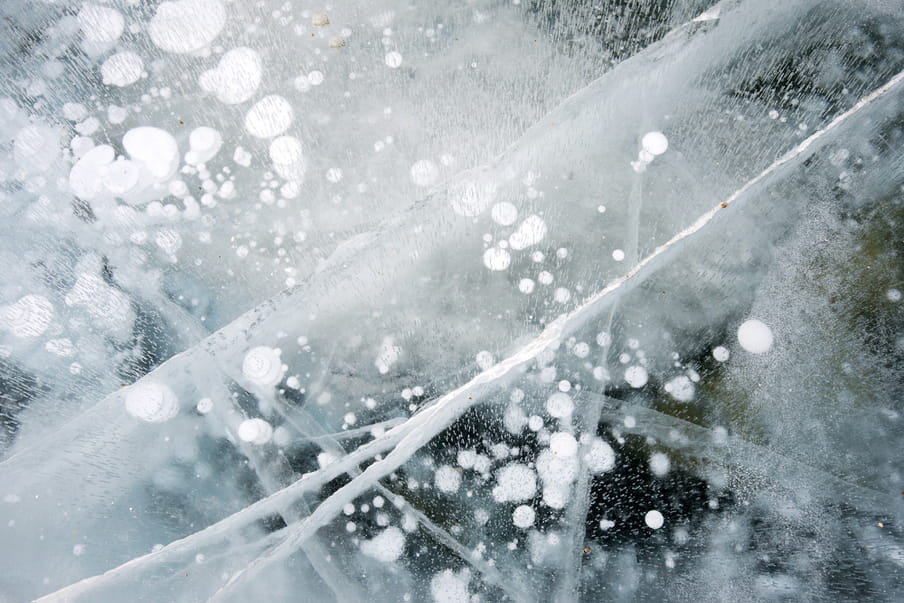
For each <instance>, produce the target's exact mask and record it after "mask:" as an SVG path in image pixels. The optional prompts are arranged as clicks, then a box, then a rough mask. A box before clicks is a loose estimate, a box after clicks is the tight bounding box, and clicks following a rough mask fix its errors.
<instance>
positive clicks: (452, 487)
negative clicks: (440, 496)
mask: <svg viewBox="0 0 904 603" xmlns="http://www.w3.org/2000/svg"><path fill="white" fill-rule="evenodd" d="M433 481H434V483H435V484H436V487H437V488H439V490H440V492H445V493H446V494H454V493H456V492H458V488H459V486H460V485H461V473H459V472H458V471H457V470H456V469H455V467H450V466H449V465H443V466H442V467H440V468H439V469H437V470H436V473H435V475H434V476H433Z"/></svg>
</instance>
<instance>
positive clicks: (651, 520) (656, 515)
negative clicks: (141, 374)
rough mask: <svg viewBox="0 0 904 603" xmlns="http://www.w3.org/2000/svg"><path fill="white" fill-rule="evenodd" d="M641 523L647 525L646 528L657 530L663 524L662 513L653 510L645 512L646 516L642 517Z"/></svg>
mask: <svg viewBox="0 0 904 603" xmlns="http://www.w3.org/2000/svg"><path fill="white" fill-rule="evenodd" d="M643 521H644V523H645V524H647V527H649V528H652V529H654V530H658V529H659V528H661V527H662V525H663V524H664V523H665V517H663V516H662V513H660V512H659V511H656V510H655V509H654V510H653V511H647V514H646V515H644V517H643Z"/></svg>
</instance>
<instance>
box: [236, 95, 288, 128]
mask: <svg viewBox="0 0 904 603" xmlns="http://www.w3.org/2000/svg"><path fill="white" fill-rule="evenodd" d="M293 119H294V113H293V111H292V105H290V104H289V101H287V100H286V99H285V98H283V97H282V96H279V95H278V94H270V95H269V96H265V97H264V98H262V99H260V100H259V101H257V102H256V103H255V104H254V105H253V106H252V107H251V108H250V109H248V113H246V114H245V130H246V131H247V132H248V133H249V134H251V135H252V136H255V137H257V138H273V137H274V136H279V135H280V134H282V133H283V132H285V131H286V130H288V129H289V126H290V125H292V120H293Z"/></svg>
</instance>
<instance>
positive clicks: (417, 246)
mask: <svg viewBox="0 0 904 603" xmlns="http://www.w3.org/2000/svg"><path fill="white" fill-rule="evenodd" d="M672 145H673V150H674V149H675V145H676V142H675V140H674V139H673V141H672ZM625 146H627V145H625ZM678 148H681V147H680V146H679V147H678ZM632 153H636V150H632ZM668 157H669V156H668V155H666V156H665V157H663V158H660V159H656V160H655V161H654V162H652V165H651V166H650V167H649V168H648V170H649V173H652V171H653V170H654V168H655V167H656V166H657V165H663V164H662V161H665V160H667V158H668ZM656 162H660V163H658V164H657V163H656ZM551 165H552V166H553V167H555V166H556V165H557V164H555V163H551ZM645 177H646V176H645ZM481 190H482V189H478V192H480V191H481ZM575 190H577V191H578V192H579V193H580V192H581V191H580V189H575ZM465 192H466V195H465V199H466V200H468V201H469V202H470V201H471V200H473V199H472V197H470V196H469V195H470V194H471V193H470V191H468V190H466V191H465ZM566 192H567V189H566ZM578 196H579V197H581V196H583V195H578ZM476 202H477V204H478V206H479V205H480V204H481V203H483V202H482V201H481V200H480V199H479V198H478V199H476ZM472 206H473V204H472V205H468V206H465V208H466V209H469V208H470V207H472ZM608 207H609V208H610V209H611V208H612V207H613V205H612V204H611V203H610V205H608ZM460 209H461V207H460ZM469 211H470V209H469ZM626 222H629V218H626V219H625V220H622V221H618V220H615V222H614V223H613V229H615V230H617V229H618V228H621V227H623V226H624V224H625V223H626ZM434 223H435V222H434ZM644 224H646V221H644ZM552 232H553V233H555V232H558V229H557V228H554V229H552ZM566 232H567V229H566ZM450 238H451V237H450ZM641 238H642V237H638V240H640V239H641ZM514 247H515V245H512V248H514ZM421 248H422V246H421V245H420V244H419V243H417V242H415V243H412V244H410V245H409V246H407V247H406V249H408V250H410V249H416V250H417V251H418V252H420V251H421ZM368 249H372V247H369V246H365V247H364V248H363V250H364V251H365V252H367V250H368ZM475 255H477V254H475ZM478 257H479V256H478ZM381 260H385V261H386V262H387V263H394V262H393V261H392V259H391V258H381ZM478 261H479V260H478ZM491 264H492V265H493V266H498V264H497V263H494V262H491ZM478 265H479V264H478ZM565 280H566V281H574V280H576V279H574V278H571V277H569V275H567V274H566V277H565ZM484 290H485V291H490V293H489V294H488V295H491V294H492V290H491V289H490V288H486V287H484ZM557 297H558V298H564V294H560V295H558V296H557ZM503 299H504V297H503ZM453 301H454V298H453ZM414 302H417V303H424V302H423V298H419V299H416V300H414ZM414 302H412V304H411V306H412V307H416V306H415V303H414ZM566 303H567V302H566ZM470 308H473V306H466V309H470ZM325 326H326V328H330V327H331V325H329V323H327V324H326V325H325ZM262 330H263V331H264V332H265V334H264V336H262V339H269V338H271V337H272V329H271V328H270V327H267V326H266V325H265V326H264V327H263V328H262ZM457 335H460V333H453V336H451V337H448V340H453V341H459V339H458V338H457ZM306 337H308V338H309V341H310V339H312V338H311V337H310V336H307V335H306ZM465 339H467V338H465ZM491 339H492V337H487V340H491ZM269 343H270V344H271V345H272V342H269ZM299 345H301V344H299ZM380 345H382V344H380ZM302 347H303V346H302ZM314 347H316V346H314ZM383 347H384V348H386V349H389V350H394V349H396V347H398V348H401V349H402V350H403V351H404V350H405V346H402V345H397V344H396V343H395V342H394V343H391V344H388V345H386V346H383ZM340 355H341V356H347V354H345V353H343V354H340ZM377 355H378V358H379V357H382V358H384V359H385V358H389V357H391V356H392V355H396V356H399V357H401V354H400V353H396V352H393V354H389V355H386V356H384V355H383V354H382V352H379V353H378V354H377ZM238 360H239V358H235V359H234V361H236V363H237V361H238ZM396 360H398V358H397V359H396ZM180 361H181V359H180ZM345 362H346V364H347V365H349V366H356V365H367V366H369V364H367V363H363V362H356V361H355V360H354V356H353V359H352V360H351V361H349V360H346V361H345ZM402 362H404V360H402ZM409 362H411V361H410V360H409ZM411 363H412V364H414V363H413V362H411ZM384 364H394V362H388V363H384ZM453 364H455V363H453ZM230 370H231V371H232V372H233V374H235V368H234V367H233V368H231V369H230ZM201 374H202V375H203V374H204V370H203V368H202V371H201ZM175 378H176V379H177V380H178V379H182V378H183V377H181V376H177V377H175ZM340 378H341V379H345V377H340V376H330V378H329V379H328V380H327V381H328V382H329V380H330V379H332V380H333V382H335V381H338V380H339V379H340ZM348 381H349V382H351V383H352V384H353V383H354V379H348ZM349 389H350V390H351V391H354V388H349ZM315 393H317V394H318V395H317V398H318V399H319V398H320V394H321V393H323V392H315ZM327 393H332V392H327ZM357 393H358V392H357V391H356V392H355V394H357ZM332 395H335V394H332ZM312 397H313V396H312ZM325 405H327V406H328V403H325ZM328 418H330V419H332V420H333V421H337V420H338V417H328Z"/></svg>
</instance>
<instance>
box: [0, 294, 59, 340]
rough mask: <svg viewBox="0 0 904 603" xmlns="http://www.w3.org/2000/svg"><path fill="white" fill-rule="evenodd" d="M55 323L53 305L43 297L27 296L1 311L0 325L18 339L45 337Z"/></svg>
mask: <svg viewBox="0 0 904 603" xmlns="http://www.w3.org/2000/svg"><path fill="white" fill-rule="evenodd" d="M51 321H53V304H51V303H50V300H48V299H47V298H46V297H44V296H43V295H26V296H24V297H22V298H20V299H19V301H17V302H15V303H13V304H10V305H8V306H6V307H5V308H3V309H2V310H0V325H2V326H3V327H4V328H6V329H7V330H8V331H9V332H10V333H12V334H13V335H15V336H16V337H21V338H26V337H38V336H39V335H43V334H44V332H45V331H46V330H47V327H49V326H50V323H51Z"/></svg>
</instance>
